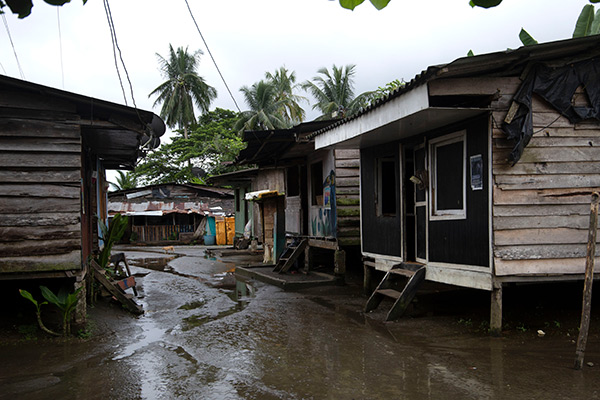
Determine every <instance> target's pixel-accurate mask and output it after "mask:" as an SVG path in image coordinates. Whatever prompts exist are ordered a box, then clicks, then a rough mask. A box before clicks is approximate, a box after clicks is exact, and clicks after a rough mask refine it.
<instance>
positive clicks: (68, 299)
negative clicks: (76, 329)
mask: <svg viewBox="0 0 600 400" xmlns="http://www.w3.org/2000/svg"><path fill="white" fill-rule="evenodd" d="M81 289H83V286H82V287H80V288H79V289H77V290H76V291H75V292H73V293H68V292H67V291H66V290H65V288H64V287H62V288H60V290H59V291H58V294H54V292H52V291H51V290H50V289H48V288H47V287H46V286H40V290H41V291H42V296H44V298H45V299H46V300H48V301H49V302H50V303H52V304H54V305H55V306H56V307H58V308H59V309H60V311H61V312H62V324H63V335H64V336H66V335H70V334H71V314H72V313H73V310H75V306H76V305H77V301H78V300H79V299H78V298H77V295H78V294H79V292H80V291H81Z"/></svg>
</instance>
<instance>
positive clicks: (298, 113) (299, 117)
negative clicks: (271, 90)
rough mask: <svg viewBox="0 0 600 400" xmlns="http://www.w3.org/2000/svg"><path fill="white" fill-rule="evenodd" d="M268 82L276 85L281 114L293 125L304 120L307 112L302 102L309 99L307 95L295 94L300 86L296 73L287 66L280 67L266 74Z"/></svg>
mask: <svg viewBox="0 0 600 400" xmlns="http://www.w3.org/2000/svg"><path fill="white" fill-rule="evenodd" d="M265 77H266V78H267V81H268V82H271V83H272V84H273V85H274V86H275V101H277V102H281V109H280V110H279V112H280V114H282V115H283V118H284V119H285V120H286V121H288V123H290V124H291V125H296V124H299V123H301V122H302V121H304V118H305V117H306V113H305V112H304V109H303V108H302V106H300V102H305V101H308V100H307V99H306V97H302V96H299V95H297V94H295V91H296V90H297V89H299V88H300V85H299V84H297V83H296V73H295V72H294V71H291V72H290V71H288V69H287V68H285V67H280V68H279V69H278V70H275V72H274V73H271V72H267V73H266V74H265Z"/></svg>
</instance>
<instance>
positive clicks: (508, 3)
mask: <svg viewBox="0 0 600 400" xmlns="http://www.w3.org/2000/svg"><path fill="white" fill-rule="evenodd" d="M33 1H34V5H35V6H34V8H33V11H32V14H31V15H30V16H29V17H27V18H25V19H23V20H19V19H17V17H16V15H13V14H10V11H9V10H8V8H5V10H6V11H7V14H6V16H5V17H6V22H7V24H8V28H9V31H10V34H11V36H12V40H13V43H14V49H15V51H16V54H17V56H18V59H19V62H20V65H21V68H22V71H23V74H24V77H25V79H26V80H28V81H32V82H35V83H40V84H43V85H47V86H51V87H56V88H59V89H65V90H68V91H71V92H75V93H79V94H83V95H87V96H92V97H96V98H100V99H104V100H109V101H113V102H116V103H120V104H124V102H125V101H124V99H123V94H122V92H121V87H120V85H119V80H118V76H117V73H116V69H115V61H114V58H113V49H112V42H111V38H110V31H109V27H108V23H107V17H106V14H105V10H104V5H103V1H102V0H88V2H87V4H86V5H85V6H84V5H82V1H81V0H72V2H71V3H70V4H66V5H65V6H63V7H53V6H50V5H48V4H46V3H44V2H43V1H42V0H33ZM188 1H189V4H190V6H191V8H192V11H193V13H194V16H195V18H196V21H197V22H198V24H199V27H200V29H201V31H202V34H203V35H204V38H205V39H206V41H207V43H208V46H209V48H210V50H211V52H212V54H213V55H214V57H215V59H216V62H217V64H218V66H219V68H220V69H221V72H222V73H223V75H224V77H225V79H226V81H227V84H228V85H229V87H230V88H231V91H232V92H233V95H234V96H235V98H236V100H237V102H238V104H239V106H240V108H241V109H242V110H244V109H246V105H245V104H244V101H243V98H242V96H241V93H240V92H239V88H240V87H242V86H244V85H248V86H250V85H252V84H253V83H254V82H257V81H258V80H260V79H262V78H264V74H265V72H266V71H274V70H275V69H277V68H279V67H280V66H283V65H285V66H286V67H287V68H288V69H290V70H293V71H295V72H296V75H297V78H298V81H299V82H301V81H305V80H307V79H311V78H312V77H313V76H315V75H316V71H317V69H319V68H321V67H329V68H330V67H331V66H332V65H333V64H336V65H338V66H341V65H346V64H350V63H352V64H356V66H357V67H356V76H355V83H356V92H357V93H360V92H363V91H366V90H374V89H376V88H377V87H378V86H384V85H385V84H386V83H387V82H389V81H392V80H394V79H405V80H407V81H408V80H410V79H411V78H412V77H414V76H415V75H416V74H418V73H419V72H420V71H422V70H424V69H425V68H427V67H428V66H430V65H435V64H441V63H448V62H451V61H453V60H455V59H457V58H460V57H463V56H465V55H466V54H467V52H468V51H469V50H470V49H472V50H473V51H474V52H475V54H483V53H488V52H494V51H502V50H505V49H507V48H517V47H520V46H521V44H520V41H519V39H518V34H519V31H520V29H521V27H524V28H525V29H527V30H528V31H529V33H530V34H531V35H532V36H533V37H535V38H536V39H537V40H538V41H539V42H548V41H554V40H560V39H566V38H569V37H571V35H572V32H573V28H574V26H575V21H576V19H577V16H578V15H579V13H580V11H581V9H582V7H583V6H584V5H585V4H588V1H587V0H504V1H503V3H502V4H501V5H500V6H498V7H496V8H493V9H488V10H485V9H481V8H471V7H470V6H469V5H468V0H429V1H425V0H392V1H391V2H390V4H389V5H388V7H387V8H385V9H383V10H382V11H377V10H376V9H375V8H374V7H373V6H372V5H371V4H370V3H369V2H368V0H367V1H366V2H365V3H364V4H363V5H361V6H359V7H357V8H356V10H355V11H349V10H346V9H343V8H341V7H340V6H339V4H338V2H337V1H328V0H294V1H292V0H213V1H208V0H188ZM110 8H111V11H112V17H113V21H114V25H115V29H116V34H117V40H118V44H119V46H120V49H121V52H122V56H123V59H124V62H125V66H126V67H127V70H128V72H129V76H130V78H131V83H132V85H133V92H134V98H135V102H136V104H137V106H138V107H139V108H142V109H145V110H153V111H154V112H155V113H156V114H158V113H159V111H160V110H159V109H158V108H156V109H153V108H152V104H153V99H149V98H148V94H149V93H150V92H151V91H152V90H153V89H154V88H155V87H157V86H158V85H159V84H160V83H161V82H162V81H163V80H164V79H163V78H162V77H161V74H160V71H159V69H158V63H157V58H156V53H159V54H161V55H164V56H167V55H168V46H169V44H172V45H173V47H175V48H176V47H178V46H187V47H188V48H189V50H190V51H194V50H197V49H201V50H203V51H204V53H205V54H204V56H203V57H202V59H201V63H200V69H199V74H200V75H201V76H203V77H204V78H205V79H206V81H207V82H208V83H209V84H210V85H212V86H214V87H215V88H216V89H217V91H218V99H217V100H216V101H215V102H214V103H213V107H222V108H229V109H232V110H235V106H234V103H233V101H232V99H231V98H230V96H229V94H228V93H227V90H226V88H225V86H224V84H223V83H222V81H221V79H220V77H219V75H218V73H217V71H216V69H215V66H214V65H213V63H212V61H211V59H210V57H209V55H208V52H207V51H206V48H205V46H204V44H203V43H202V40H201V38H200V36H199V34H198V32H197V31H196V28H195V26H194V24H193V21H192V19H191V17H190V15H189V12H188V10H187V7H186V4H185V1H184V0H170V1H158V0H118V1H115V0H112V1H111V2H110ZM57 9H59V10H60V11H59V12H57ZM58 19H60V32H61V33H60V35H59V29H58V27H59V24H58ZM59 37H62V40H59ZM61 45H62V46H61ZM61 47H62V67H61V57H60V54H61ZM0 64H1V65H0V73H1V74H5V75H8V76H11V77H15V78H21V75H20V72H19V69H18V66H17V62H16V59H15V55H14V52H13V48H12V46H11V43H10V41H9V37H8V34H7V30H6V28H5V27H4V26H0ZM63 76H64V84H63ZM122 76H124V74H123V73H122ZM126 91H127V96H128V100H127V101H128V102H129V103H128V104H129V105H132V102H131V96H130V94H129V93H130V92H129V88H128V87H127V86H126ZM304 108H305V109H306V110H307V112H309V117H310V118H314V117H316V116H317V115H318V114H317V113H316V112H313V111H310V110H311V106H310V105H309V104H304Z"/></svg>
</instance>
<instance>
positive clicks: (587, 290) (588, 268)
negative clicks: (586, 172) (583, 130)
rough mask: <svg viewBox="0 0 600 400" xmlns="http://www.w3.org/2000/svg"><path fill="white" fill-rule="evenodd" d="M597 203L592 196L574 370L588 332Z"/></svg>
mask: <svg viewBox="0 0 600 400" xmlns="http://www.w3.org/2000/svg"><path fill="white" fill-rule="evenodd" d="M598 203H600V194H598V193H597V192H596V193H594V194H593V195H592V204H591V206H590V227H589V237H588V244H587V256H586V259H585V281H584V286H583V305H582V310H581V323H580V325H579V336H578V338H577V348H576V350H575V369H581V367H582V365H583V357H584V354H585V347H586V345H587V338H588V331H589V328H590V314H591V311H592V284H593V282H594V259H595V254H596V233H597V231H598Z"/></svg>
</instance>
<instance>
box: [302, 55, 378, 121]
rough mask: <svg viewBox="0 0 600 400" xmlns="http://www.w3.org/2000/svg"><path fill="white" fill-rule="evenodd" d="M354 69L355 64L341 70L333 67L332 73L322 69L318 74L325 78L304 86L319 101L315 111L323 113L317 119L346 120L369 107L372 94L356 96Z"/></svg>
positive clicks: (320, 77)
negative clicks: (345, 118)
mask: <svg viewBox="0 0 600 400" xmlns="http://www.w3.org/2000/svg"><path fill="white" fill-rule="evenodd" d="M354 68H356V66H355V65H353V64H349V65H346V66H345V67H341V68H338V67H336V66H335V65H333V68H332V69H331V72H329V70H328V69H327V68H321V69H319V70H318V71H317V72H318V73H319V74H321V75H323V76H315V77H314V78H313V80H312V82H311V81H306V82H304V83H303V84H302V88H303V89H304V90H306V91H308V92H310V93H311V94H312V95H313V96H314V97H315V98H316V99H317V103H316V104H314V105H313V109H319V110H321V112H322V113H323V115H321V116H320V117H319V118H317V119H331V118H344V117H347V116H350V115H352V114H354V113H356V112H358V111H359V110H360V109H361V108H362V107H365V106H366V105H368V103H369V98H370V96H371V95H372V92H365V93H361V94H360V95H358V96H356V97H355V96H354V81H353V77H354Z"/></svg>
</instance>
